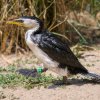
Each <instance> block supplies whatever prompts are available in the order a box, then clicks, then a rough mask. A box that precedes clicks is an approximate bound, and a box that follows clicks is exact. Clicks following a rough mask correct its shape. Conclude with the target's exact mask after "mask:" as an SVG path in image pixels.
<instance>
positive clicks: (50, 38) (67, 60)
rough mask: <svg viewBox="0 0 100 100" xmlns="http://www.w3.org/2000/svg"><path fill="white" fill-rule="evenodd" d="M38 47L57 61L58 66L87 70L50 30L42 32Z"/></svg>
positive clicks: (66, 45)
mask: <svg viewBox="0 0 100 100" xmlns="http://www.w3.org/2000/svg"><path fill="white" fill-rule="evenodd" d="M39 47H40V48H41V49H42V50H43V51H44V52H45V53H46V54H47V55H48V56H49V57H51V58H52V59H53V60H55V61H57V62H59V65H60V66H59V67H61V68H65V67H66V66H68V68H69V69H70V70H74V69H77V68H78V69H82V70H85V71H87V70H86V69H85V68H84V67H83V66H82V65H81V64H80V62H79V61H78V59H77V57H76V56H75V55H74V54H73V52H72V51H71V50H70V48H69V46H68V44H67V43H65V42H63V41H62V40H61V39H59V38H57V36H56V35H54V34H52V33H50V32H44V33H42V36H41V40H40V42H39Z"/></svg>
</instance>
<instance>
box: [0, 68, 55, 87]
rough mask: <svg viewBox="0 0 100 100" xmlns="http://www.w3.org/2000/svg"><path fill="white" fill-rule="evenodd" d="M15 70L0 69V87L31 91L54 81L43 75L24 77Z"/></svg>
mask: <svg viewBox="0 0 100 100" xmlns="http://www.w3.org/2000/svg"><path fill="white" fill-rule="evenodd" d="M16 70H17V68H16V67H14V66H8V67H6V68H3V67H0V86H1V87H3V88H6V87H10V88H13V87H18V86H19V87H20V86H21V87H24V88H27V89H31V88H34V87H40V86H44V87H47V86H48V85H50V84H52V82H53V80H55V78H54V77H52V75H49V76H45V75H44V74H39V75H38V76H37V77H25V76H23V75H21V74H18V73H17V72H16Z"/></svg>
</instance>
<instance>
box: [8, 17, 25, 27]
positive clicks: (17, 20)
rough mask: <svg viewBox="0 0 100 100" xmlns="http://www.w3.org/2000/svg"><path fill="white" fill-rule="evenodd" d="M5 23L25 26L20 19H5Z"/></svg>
mask: <svg viewBox="0 0 100 100" xmlns="http://www.w3.org/2000/svg"><path fill="white" fill-rule="evenodd" d="M6 23H7V24H13V25H17V26H23V27H26V26H25V25H24V23H23V20H21V19H15V20H12V21H7V22H6Z"/></svg>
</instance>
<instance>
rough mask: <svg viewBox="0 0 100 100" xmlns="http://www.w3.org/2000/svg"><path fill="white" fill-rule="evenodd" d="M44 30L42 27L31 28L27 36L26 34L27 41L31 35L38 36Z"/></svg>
mask: <svg viewBox="0 0 100 100" xmlns="http://www.w3.org/2000/svg"><path fill="white" fill-rule="evenodd" d="M41 31H42V28H41V27H39V26H38V27H35V28H31V29H29V30H28V31H27V32H26V34H25V39H26V40H27V39H28V38H30V36H31V35H36V34H39V33H41Z"/></svg>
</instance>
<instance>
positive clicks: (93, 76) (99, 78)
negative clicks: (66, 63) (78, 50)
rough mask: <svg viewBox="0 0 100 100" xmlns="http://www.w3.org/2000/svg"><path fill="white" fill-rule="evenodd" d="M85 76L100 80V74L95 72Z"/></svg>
mask: <svg viewBox="0 0 100 100" xmlns="http://www.w3.org/2000/svg"><path fill="white" fill-rule="evenodd" d="M84 76H86V77H87V78H88V79H90V80H93V81H96V82H100V75H98V74H95V73H93V72H88V73H87V74H84Z"/></svg>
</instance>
